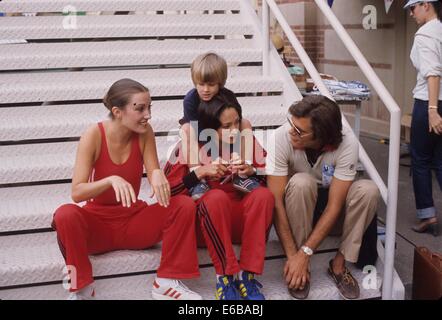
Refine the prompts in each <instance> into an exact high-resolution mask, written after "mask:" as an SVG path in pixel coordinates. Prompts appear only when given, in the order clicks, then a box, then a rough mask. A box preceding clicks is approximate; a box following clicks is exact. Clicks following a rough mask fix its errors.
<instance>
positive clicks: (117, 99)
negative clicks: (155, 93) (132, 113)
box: [103, 79, 149, 118]
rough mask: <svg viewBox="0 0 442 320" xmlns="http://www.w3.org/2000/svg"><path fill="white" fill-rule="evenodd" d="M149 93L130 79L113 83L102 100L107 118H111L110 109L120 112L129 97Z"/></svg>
mask: <svg viewBox="0 0 442 320" xmlns="http://www.w3.org/2000/svg"><path fill="white" fill-rule="evenodd" d="M143 92H149V89H147V88H146V87H145V86H143V85H142V84H141V83H139V82H137V81H135V80H132V79H121V80H118V81H116V82H114V84H113V85H111V87H110V88H109V90H108V92H107V93H106V95H105V96H104V98H103V103H104V105H105V106H106V108H108V109H109V111H110V114H109V116H110V117H111V118H113V114H112V108H113V107H117V108H119V109H121V110H123V109H124V107H125V106H126V105H127V104H128V103H129V100H130V97H131V96H132V95H134V94H136V93H143Z"/></svg>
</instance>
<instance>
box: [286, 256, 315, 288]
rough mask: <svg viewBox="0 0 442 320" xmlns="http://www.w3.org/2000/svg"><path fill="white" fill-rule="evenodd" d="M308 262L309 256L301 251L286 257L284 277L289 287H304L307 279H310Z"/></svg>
mask: <svg viewBox="0 0 442 320" xmlns="http://www.w3.org/2000/svg"><path fill="white" fill-rule="evenodd" d="M309 264H310V257H309V256H307V255H306V254H305V253H304V252H302V251H298V252H297V253H296V254H295V255H294V256H291V257H289V258H288V259H287V262H286V263H285V266H284V277H285V281H286V283H287V286H288V287H289V288H290V289H304V287H305V285H306V283H307V281H310V270H309V269H310V266H309Z"/></svg>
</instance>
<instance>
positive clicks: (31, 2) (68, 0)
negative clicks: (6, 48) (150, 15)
mask: <svg viewBox="0 0 442 320" xmlns="http://www.w3.org/2000/svg"><path fill="white" fill-rule="evenodd" d="M71 6H72V7H74V8H75V9H76V10H77V11H146V10H149V11H159V10H167V11H176V10H195V11H201V10H239V9H240V3H239V1H238V0H3V1H2V2H0V12H63V11H64V10H65V8H67V7H71Z"/></svg>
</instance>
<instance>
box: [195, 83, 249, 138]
mask: <svg viewBox="0 0 442 320" xmlns="http://www.w3.org/2000/svg"><path fill="white" fill-rule="evenodd" d="M228 108H233V109H235V110H236V112H237V113H238V116H239V120H240V121H241V120H242V109H241V106H240V105H239V104H238V103H237V102H236V99H235V97H234V94H233V93H229V92H223V93H221V92H220V93H219V94H217V95H216V96H215V97H213V98H212V99H211V100H210V101H208V102H206V101H202V102H201V103H200V104H199V106H198V118H199V124H200V126H201V129H214V130H218V129H219V128H220V127H221V121H220V120H219V118H220V116H221V114H222V113H223V111H224V110H226V109H228Z"/></svg>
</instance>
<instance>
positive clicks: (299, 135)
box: [287, 116, 313, 139]
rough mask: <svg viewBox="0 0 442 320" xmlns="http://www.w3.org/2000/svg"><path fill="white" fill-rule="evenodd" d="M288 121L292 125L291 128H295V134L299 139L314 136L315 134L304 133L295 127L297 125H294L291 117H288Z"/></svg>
mask: <svg viewBox="0 0 442 320" xmlns="http://www.w3.org/2000/svg"><path fill="white" fill-rule="evenodd" d="M287 121H288V123H289V124H290V126H291V127H292V128H293V130H294V131H295V134H296V135H297V136H298V137H299V138H301V139H302V138H304V137H307V136H309V135H311V134H313V132H304V133H303V132H302V131H301V129H299V128H298V127H297V126H295V124H294V123H293V121H292V119H291V118H290V116H287Z"/></svg>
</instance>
